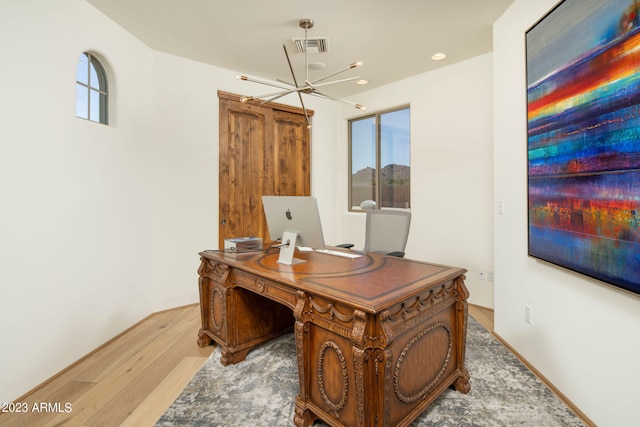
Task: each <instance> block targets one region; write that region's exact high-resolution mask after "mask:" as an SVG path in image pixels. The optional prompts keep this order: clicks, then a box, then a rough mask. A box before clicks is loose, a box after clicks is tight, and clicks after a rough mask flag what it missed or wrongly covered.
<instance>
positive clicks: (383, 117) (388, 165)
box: [349, 107, 411, 211]
mask: <svg viewBox="0 0 640 427" xmlns="http://www.w3.org/2000/svg"><path fill="white" fill-rule="evenodd" d="M410 111H411V110H410V108H409V107H402V108H399V109H395V110H392V111H385V112H382V113H377V114H373V115H370V116H366V117H360V118H357V119H353V120H349V166H350V168H349V180H350V185H349V206H350V210H356V211H357V210H366V209H370V208H371V207H372V206H375V207H376V208H399V209H409V208H410V207H411V203H410V194H411V192H410V170H411V169H410V166H411V156H410V149H411V137H410V135H411V132H410V130H411V128H410V117H409V116H410ZM374 204H375V205H374Z"/></svg>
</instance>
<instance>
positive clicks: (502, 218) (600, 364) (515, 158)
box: [493, 0, 640, 427]
mask: <svg viewBox="0 0 640 427" xmlns="http://www.w3.org/2000/svg"><path fill="white" fill-rule="evenodd" d="M555 4H556V1H555V0H544V1H538V2H531V1H528V0H516V1H515V2H514V4H513V5H512V6H511V7H510V8H509V9H508V10H507V12H506V13H505V14H504V15H503V16H502V17H501V18H500V19H499V20H498V21H497V22H496V24H495V25H494V105H495V109H494V133H495V137H494V195H495V200H496V201H497V200H504V202H505V214H504V215H498V214H497V212H496V209H494V214H493V215H494V216H493V218H494V227H495V234H494V245H495V268H496V282H495V330H496V332H497V333H498V334H499V335H500V336H501V337H502V338H504V339H505V340H506V341H507V342H509V343H510V344H511V345H512V346H513V347H514V348H515V349H516V350H517V351H518V352H520V353H521V354H522V355H523V356H524V357H525V358H526V359H527V360H528V361H530V362H531V363H532V364H533V365H534V366H535V367H536V368H537V369H538V370H539V371H540V372H541V373H542V374H543V375H544V376H546V377H547V378H548V379H549V380H550V381H551V382H552V383H553V384H554V385H555V386H557V387H558V389H559V390H560V391H561V392H562V393H564V394H565V395H566V396H567V397H568V398H569V399H570V400H571V401H572V402H573V403H574V404H576V405H577V406H578V407H579V408H580V409H581V410H582V411H583V412H584V413H585V414H586V415H587V416H588V417H589V418H590V419H591V420H592V421H594V422H595V423H596V424H597V425H599V426H601V427H606V426H612V427H617V426H631V425H637V423H638V419H639V418H640V406H639V405H638V392H637V384H638V383H639V382H640V368H639V367H638V363H637V362H636V359H637V356H638V354H640V339H638V337H639V336H640V335H639V333H638V331H640V315H639V314H638V313H640V298H639V297H638V296H635V295H631V294H628V293H624V292H621V291H618V290H616V289H615V288H613V287H610V286H608V285H605V284H603V283H600V282H597V281H594V280H590V279H588V278H585V277H583V276H581V275H578V274H575V273H572V272H570V271H568V270H564V269H561V268H556V267H552V266H550V265H548V264H545V263H543V262H539V261H536V260H534V259H531V258H528V257H527V194H526V190H527V182H526V179H527V171H526V143H527V141H526V122H525V120H526V104H525V103H526V82H525V63H524V60H525V53H524V47H525V44H524V32H525V31H526V30H527V29H528V28H529V27H530V26H531V25H533V24H534V23H535V22H536V21H537V20H538V19H540V17H542V16H543V15H544V14H545V13H546V12H547V11H548V10H550V9H551V8H552V7H553V6H554V5H555ZM495 207H496V206H495V203H494V208H495ZM525 305H528V306H530V307H532V309H533V324H532V325H529V324H526V323H525V322H524V306H525Z"/></svg>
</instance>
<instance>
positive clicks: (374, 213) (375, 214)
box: [338, 209, 411, 258]
mask: <svg viewBox="0 0 640 427" xmlns="http://www.w3.org/2000/svg"><path fill="white" fill-rule="evenodd" d="M410 225H411V212H407V211H394V210H386V209H385V210H381V209H374V210H369V211H367V221H366V228H365V240H364V248H363V250H364V252H374V253H379V254H386V255H391V256H396V257H400V258H402V257H404V249H405V247H406V246H407V239H408V238H409V226H410ZM354 246H355V245H354V244H352V243H343V244H341V245H338V247H341V248H352V247H354Z"/></svg>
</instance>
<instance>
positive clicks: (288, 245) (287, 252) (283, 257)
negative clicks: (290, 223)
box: [278, 230, 306, 265]
mask: <svg viewBox="0 0 640 427" xmlns="http://www.w3.org/2000/svg"><path fill="white" fill-rule="evenodd" d="M297 240H298V232H297V231H294V230H285V231H284V233H282V246H281V247H280V256H279V257H278V263H279V264H284V265H294V264H302V263H303V262H306V261H305V260H303V259H298V258H294V257H293V253H294V252H295V250H296V242H297Z"/></svg>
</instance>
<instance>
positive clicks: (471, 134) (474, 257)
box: [340, 54, 493, 307]
mask: <svg viewBox="0 0 640 427" xmlns="http://www.w3.org/2000/svg"><path fill="white" fill-rule="evenodd" d="M364 72H365V70H363V73H364ZM491 82H492V55H491V54H486V55H482V56H479V57H476V58H473V59H470V60H467V61H464V62H459V63H456V64H452V65H449V66H446V67H444V68H441V69H438V70H435V71H431V72H427V73H424V74H421V75H419V76H415V77H412V78H409V79H405V80H402V81H399V82H396V83H393V84H390V85H387V86H384V87H382V88H379V89H374V90H371V91H368V92H366V93H364V94H361V95H359V96H357V97H353V99H352V100H353V101H357V102H358V103H361V104H364V105H366V106H367V113H368V112H375V111H381V110H385V109H389V108H392V107H397V106H401V105H404V104H407V103H410V105H411V213H412V221H411V229H410V232H409V241H408V243H407V250H406V252H407V255H406V256H407V257H408V258H413V259H418V260H425V261H432V262H436V263H442V264H447V265H452V266H456V267H462V268H466V269H467V270H468V271H469V272H468V273H467V275H466V276H467V279H466V281H465V283H466V285H467V288H468V289H469V292H470V298H469V302H471V303H473V304H477V305H481V306H485V307H493V283H492V282H490V281H488V280H486V279H485V280H480V279H479V270H480V269H482V270H485V271H489V270H493V243H492V238H493V226H492V215H491V205H492V200H493V193H492V137H493V133H492V120H493V119H492V101H491V99H492V83H491ZM345 115H346V117H347V118H350V117H353V116H357V115H358V113H354V112H353V111H352V109H348V110H345ZM346 138H347V133H346V130H345V131H343V139H344V148H343V152H342V156H343V157H344V158H345V162H344V164H342V165H341V168H342V169H341V171H340V174H341V175H342V176H344V177H345V179H344V181H343V185H342V192H343V194H342V198H343V200H344V201H346V200H347V191H348V187H347V186H348V182H347V179H346V177H347V175H348V172H347V171H348V164H347V163H346V158H347V153H348V142H347V140H346ZM341 207H342V211H343V212H344V211H345V210H346V202H342V204H341ZM344 224H345V225H344V227H343V230H344V233H343V236H344V239H343V240H344V241H347V242H354V243H357V244H358V245H359V246H360V247H362V245H363V244H364V215H363V214H362V213H345V214H344Z"/></svg>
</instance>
